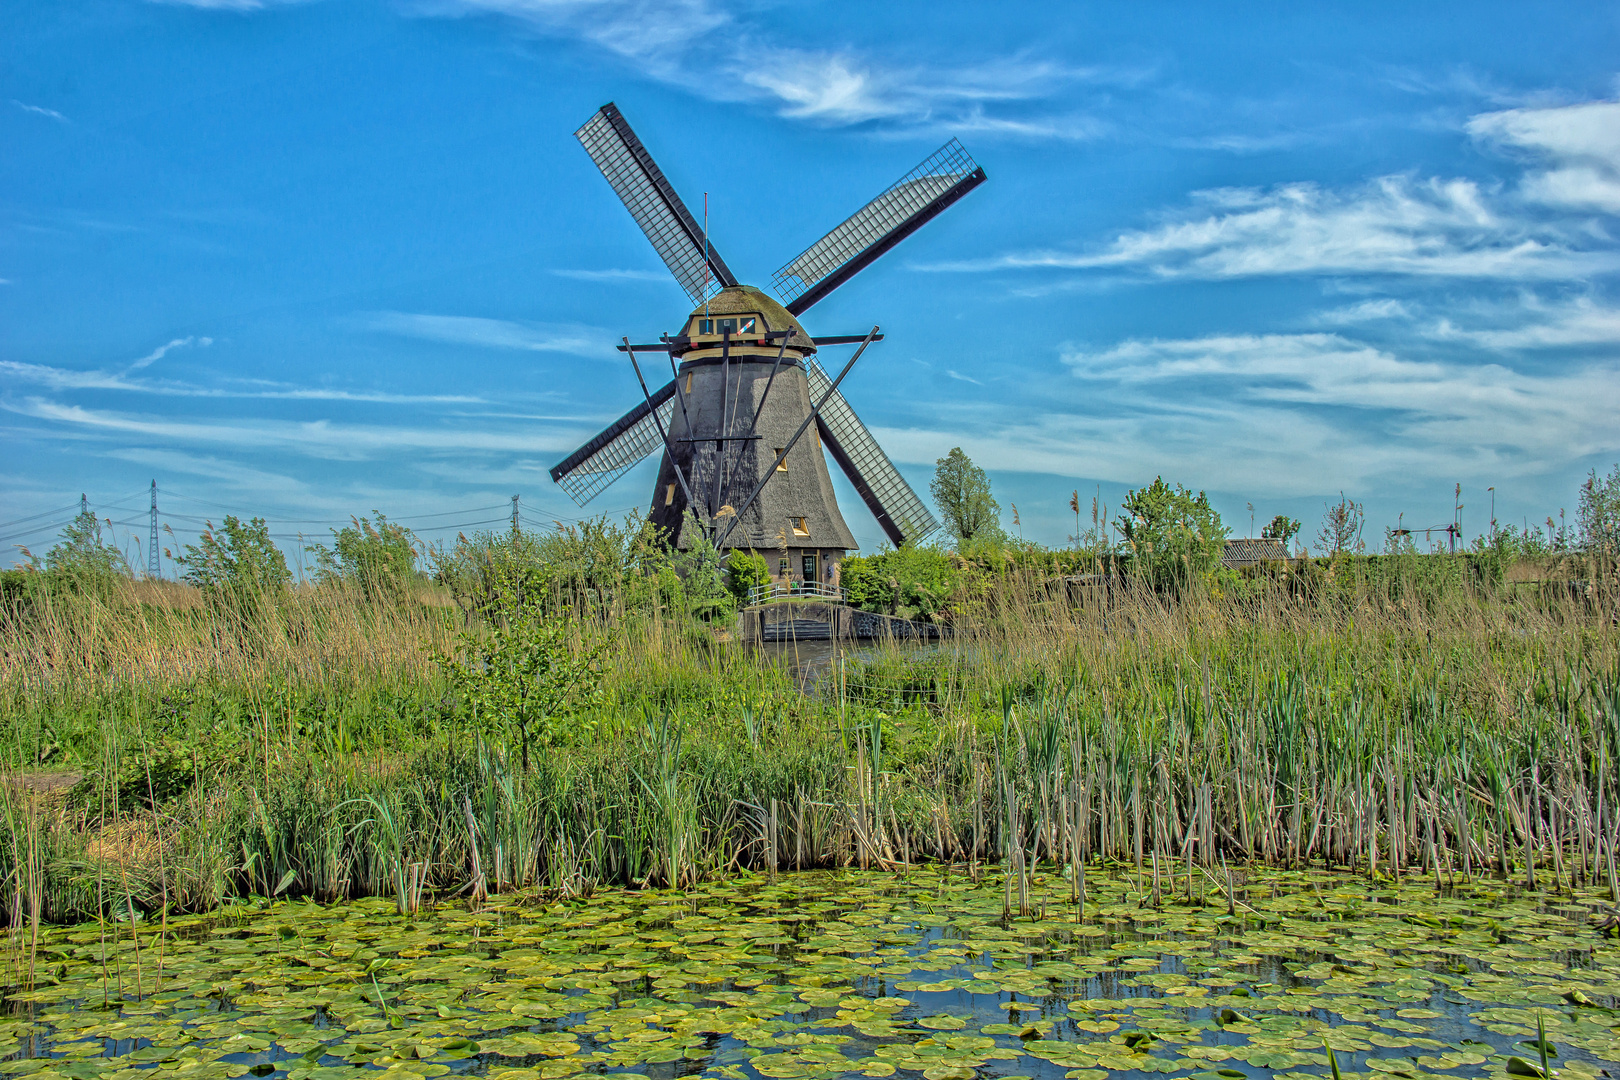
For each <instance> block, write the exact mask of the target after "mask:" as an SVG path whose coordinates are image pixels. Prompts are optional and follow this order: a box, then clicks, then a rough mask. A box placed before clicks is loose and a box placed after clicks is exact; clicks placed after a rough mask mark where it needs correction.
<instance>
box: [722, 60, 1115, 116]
mask: <svg viewBox="0 0 1620 1080" xmlns="http://www.w3.org/2000/svg"><path fill="white" fill-rule="evenodd" d="M733 71H734V73H735V76H736V78H737V80H738V81H739V82H740V83H741V84H742V85H744V86H747V87H752V88H754V89H755V90H759V91H762V92H763V93H764V94H765V95H766V97H767V99H768V100H771V101H774V103H775V104H776V107H777V112H778V113H779V114H780V115H782V116H785V117H788V118H790V119H796V120H809V121H812V122H814V123H818V124H826V125H846V124H861V123H866V122H868V121H874V120H890V121H901V122H904V123H906V124H926V125H930V126H936V127H939V128H941V129H945V130H951V131H956V132H967V131H983V132H995V133H1003V134H1010V135H1025V136H1039V135H1045V136H1052V135H1057V136H1062V137H1069V138H1084V137H1087V136H1090V135H1094V134H1096V133H1097V132H1098V131H1100V130H1101V128H1100V125H1098V124H1096V123H1095V122H1092V121H1087V120H1085V119H1083V118H1071V119H1067V120H1051V119H1035V120H1030V119H1027V118H1018V117H1001V116H991V115H988V114H987V113H986V112H985V107H986V106H987V105H992V104H996V103H1003V102H1018V101H1029V100H1033V99H1037V98H1041V97H1045V96H1046V95H1048V94H1050V93H1051V92H1052V91H1053V90H1054V89H1056V88H1057V87H1058V86H1060V85H1062V84H1064V83H1067V82H1071V81H1073V80H1075V79H1078V78H1085V77H1090V76H1091V75H1092V74H1093V73H1089V72H1081V71H1078V70H1074V69H1069V68H1065V67H1063V66H1061V65H1058V64H1055V63H1052V62H1050V61H1043V60H1038V59H1034V58H1031V57H1026V56H1014V57H1009V58H1006V59H1001V60H995V61H991V62H989V63H984V64H978V65H964V66H960V67H954V68H953V67H922V66H908V65H905V64H903V63H896V62H895V61H894V59H893V58H892V56H884V57H882V58H878V57H874V56H869V55H865V54H862V53H857V52H855V51H853V50H847V49H845V50H815V49H800V48H783V47H777V48H769V49H766V50H763V51H762V52H759V53H753V54H750V55H749V57H748V59H747V61H746V63H740V64H737V65H735V66H734V68H733Z"/></svg>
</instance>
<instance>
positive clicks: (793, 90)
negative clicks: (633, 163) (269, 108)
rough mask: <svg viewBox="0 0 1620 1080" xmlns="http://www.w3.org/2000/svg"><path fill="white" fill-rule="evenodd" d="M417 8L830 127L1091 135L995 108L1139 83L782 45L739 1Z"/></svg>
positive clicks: (1085, 127)
mask: <svg viewBox="0 0 1620 1080" xmlns="http://www.w3.org/2000/svg"><path fill="white" fill-rule="evenodd" d="M415 10H417V11H418V12H419V13H422V14H426V15H436V16H441V17H454V16H461V15H470V14H491V15H500V16H503V17H506V18H508V19H511V20H513V21H514V22H516V23H517V24H519V25H521V26H523V27H526V28H528V29H529V30H531V31H534V32H537V33H541V34H545V35H547V36H553V37H567V38H574V39H579V40H584V41H588V42H591V43H592V44H594V45H597V46H599V47H601V48H603V49H606V50H607V51H609V52H611V53H613V54H615V55H616V56H618V57H621V58H623V59H624V60H627V61H630V62H632V63H633V64H634V66H635V69H636V71H637V73H638V74H642V75H649V76H651V77H653V78H656V79H659V80H662V81H664V82H668V83H672V84H675V85H678V86H680V87H682V88H683V89H685V90H688V91H690V92H693V93H696V94H699V95H702V96H704V97H707V98H710V99H711V100H717V101H747V102H759V103H762V104H764V105H767V106H769V107H771V108H772V109H773V110H774V111H775V112H776V113H777V115H779V116H784V117H787V118H789V119H794V120H803V121H806V122H809V123H814V124H819V125H825V126H844V125H852V124H880V125H887V126H888V127H890V128H894V127H900V128H904V129H906V130H910V131H915V130H917V129H919V128H923V129H928V130H934V131H940V132H957V133H961V132H983V133H991V134H998V135H1006V136H1009V137H1015V138H1019V137H1022V138H1087V137H1090V136H1092V135H1094V134H1096V133H1097V132H1098V131H1099V130H1100V126H1099V125H1098V124H1097V123H1096V122H1095V121H1092V120H1089V119H1087V118H1085V117H1078V116H1068V117H1058V118H1052V117H1044V116H1029V115H1022V114H1021V113H1016V112H1014V113H1008V114H1005V115H1003V114H1000V113H992V112H991V111H989V107H991V106H996V105H1012V104H1014V103H1019V102H1030V101H1035V100H1037V99H1041V98H1044V97H1046V96H1048V95H1049V94H1050V93H1051V92H1052V91H1053V90H1055V89H1056V88H1057V87H1059V86H1060V85H1063V84H1065V83H1069V82H1073V81H1076V80H1086V81H1094V82H1131V81H1135V80H1137V79H1139V78H1141V77H1142V73H1141V72H1138V71H1131V70H1126V69H1117V70H1116V69H1105V68H1095V69H1080V68H1071V67H1066V66H1064V65H1060V64H1057V63H1055V62H1052V61H1048V60H1042V59H1040V58H1038V57H1032V56H1030V55H1027V54H1022V53H1019V54H1013V55H1009V56H1004V57H999V58H996V59H993V60H990V61H987V62H980V63H973V64H960V65H948V64H927V63H913V62H908V61H907V60H905V59H904V56H903V50H900V49H897V48H894V47H886V48H881V49H871V50H864V49H857V48H852V47H844V48H830V49H817V48H804V47H800V46H797V45H786V44H782V43H781V42H780V41H779V40H777V37H776V35H774V34H773V33H772V32H771V31H770V30H769V29H768V28H767V27H764V26H762V25H760V24H758V23H756V22H751V21H749V20H748V19H747V18H746V17H745V16H743V15H740V14H739V13H738V12H739V11H740V10H741V9H736V8H728V7H723V6H721V5H720V4H717V3H714V2H713V0H674V2H660V0H424V2H422V3H419V4H418V5H417V7H416V9H415Z"/></svg>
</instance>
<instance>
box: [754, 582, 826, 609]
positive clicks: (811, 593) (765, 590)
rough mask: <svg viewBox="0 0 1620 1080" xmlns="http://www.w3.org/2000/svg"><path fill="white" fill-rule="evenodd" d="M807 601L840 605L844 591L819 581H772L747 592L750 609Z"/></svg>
mask: <svg viewBox="0 0 1620 1080" xmlns="http://www.w3.org/2000/svg"><path fill="white" fill-rule="evenodd" d="M807 599H815V600H826V601H830V602H832V603H837V604H841V603H843V602H844V590H843V589H841V588H839V587H838V586H837V585H823V584H822V583H821V582H819V581H789V582H780V581H772V582H767V583H766V584H764V585H756V586H754V587H753V588H752V589H750V590H749V592H748V603H749V605H750V606H751V607H758V606H759V605H760V604H773V603H776V602H778V601H781V600H807Z"/></svg>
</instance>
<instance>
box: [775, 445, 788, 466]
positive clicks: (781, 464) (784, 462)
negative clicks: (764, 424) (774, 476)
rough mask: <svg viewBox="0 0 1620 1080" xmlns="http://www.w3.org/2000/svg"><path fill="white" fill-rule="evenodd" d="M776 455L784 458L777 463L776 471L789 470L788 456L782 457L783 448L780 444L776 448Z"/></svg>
mask: <svg viewBox="0 0 1620 1080" xmlns="http://www.w3.org/2000/svg"><path fill="white" fill-rule="evenodd" d="M776 456H777V457H779V458H782V460H781V461H778V462H777V463H776V471H777V472H787V458H785V457H782V448H781V447H780V446H778V447H777V448H776Z"/></svg>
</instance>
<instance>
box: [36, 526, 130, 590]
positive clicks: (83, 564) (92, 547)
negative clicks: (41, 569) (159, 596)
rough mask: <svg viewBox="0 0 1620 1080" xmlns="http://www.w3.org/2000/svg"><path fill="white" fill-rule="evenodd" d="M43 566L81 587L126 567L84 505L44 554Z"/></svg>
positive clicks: (126, 570)
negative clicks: (59, 537)
mask: <svg viewBox="0 0 1620 1080" xmlns="http://www.w3.org/2000/svg"><path fill="white" fill-rule="evenodd" d="M36 565H37V564H36ZM45 567H46V569H47V570H48V571H49V572H50V573H51V574H52V575H53V576H57V577H61V578H64V579H66V580H69V581H71V582H74V583H75V584H78V585H81V586H82V585H90V584H93V583H98V582H105V581H109V580H110V579H112V578H114V577H116V576H118V575H119V574H121V573H127V572H128V569H129V568H128V566H127V565H126V564H125V562H124V556H123V555H122V554H120V553H119V551H118V549H117V548H115V547H113V546H112V545H111V544H108V543H106V542H105V541H104V540H103V539H102V536H101V520H100V519H99V518H97V517H96V514H95V511H94V510H91V509H89V508H88V507H86V508H85V509H83V510H80V511H79V514H78V516H77V517H75V518H74V519H73V522H72V523H71V524H70V525H68V526H67V528H65V529H63V530H62V538H61V539H60V540H58V541H57V542H56V544H55V546H53V547H52V548H51V550H50V551H48V552H46V553H45Z"/></svg>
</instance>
